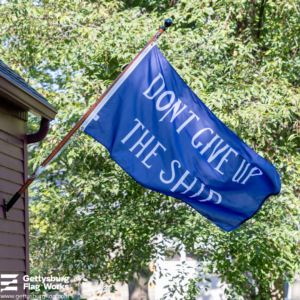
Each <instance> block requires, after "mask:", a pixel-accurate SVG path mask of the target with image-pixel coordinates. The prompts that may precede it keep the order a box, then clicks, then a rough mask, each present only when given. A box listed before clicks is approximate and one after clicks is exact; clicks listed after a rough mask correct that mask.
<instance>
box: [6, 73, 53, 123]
mask: <svg viewBox="0 0 300 300" xmlns="http://www.w3.org/2000/svg"><path fill="white" fill-rule="evenodd" d="M0 94H1V95H3V96H4V97H5V98H6V99H8V100H10V101H11V102H13V103H15V104H16V105H18V106H20V107H22V108H23V109H25V110H27V111H29V112H31V113H32V114H34V115H35V116H37V117H39V118H42V117H44V118H46V119H47V120H50V121H51V120H53V119H54V118H55V116H56V114H57V111H56V110H55V109H54V108H52V107H51V106H48V105H47V104H46V103H44V102H43V101H42V100H40V99H38V98H37V97H35V96H34V95H32V94H30V93H29V92H28V91H26V90H25V89H23V88H22V87H20V86H19V85H17V84H16V83H15V82H13V81H12V80H10V79H9V78H8V77H6V76H4V75H3V74H0Z"/></svg>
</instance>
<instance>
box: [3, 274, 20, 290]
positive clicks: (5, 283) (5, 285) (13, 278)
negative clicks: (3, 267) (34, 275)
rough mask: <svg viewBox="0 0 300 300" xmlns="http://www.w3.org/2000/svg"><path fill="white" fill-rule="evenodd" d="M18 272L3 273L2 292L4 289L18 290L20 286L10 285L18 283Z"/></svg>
mask: <svg viewBox="0 0 300 300" xmlns="http://www.w3.org/2000/svg"><path fill="white" fill-rule="evenodd" d="M17 277H18V274H1V282H0V286H1V292H3V291H17V290H18V288H17V287H16V286H10V285H12V284H17V283H18V281H17V279H16V278H17ZM3 279H11V281H7V280H6V281H3Z"/></svg>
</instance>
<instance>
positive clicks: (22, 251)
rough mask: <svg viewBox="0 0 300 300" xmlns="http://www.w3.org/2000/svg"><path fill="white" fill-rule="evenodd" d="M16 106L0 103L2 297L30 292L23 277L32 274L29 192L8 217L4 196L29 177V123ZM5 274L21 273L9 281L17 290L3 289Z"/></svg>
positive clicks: (16, 189)
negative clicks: (14, 280)
mask: <svg viewBox="0 0 300 300" xmlns="http://www.w3.org/2000/svg"><path fill="white" fill-rule="evenodd" d="M0 102H1V99H0ZM0 104H1V103H0ZM6 104H7V103H6ZM7 107H8V108H9V109H8V108H7ZM17 110H18V108H17V107H15V106H7V105H6V106H5V107H4V106H3V105H2V106H1V105H0V281H1V283H2V285H1V283H0V298H1V296H2V295H11V296H12V297H14V296H15V295H23V294H25V293H26V294H28V293H29V291H24V290H23V281H22V278H23V276H24V275H25V274H26V275H27V274H28V275H29V233H28V192H26V193H25V194H23V195H22V198H20V199H19V200H18V202H17V203H16V204H15V206H14V207H13V208H12V209H11V210H10V212H9V219H5V214H4V199H7V200H10V198H11V197H12V196H13V195H14V194H15V193H16V192H17V191H18V190H19V189H20V187H21V186H22V185H23V183H24V181H25V179H27V142H26V135H27V124H26V118H24V117H22V115H24V114H18V113H17ZM25 115H26V116H27V112H26V114H25ZM4 274H18V277H17V284H13V285H10V286H14V287H17V291H2V292H1V289H3V288H5V285H3V282H4V281H11V279H4V278H3V277H4V276H3V275H4Z"/></svg>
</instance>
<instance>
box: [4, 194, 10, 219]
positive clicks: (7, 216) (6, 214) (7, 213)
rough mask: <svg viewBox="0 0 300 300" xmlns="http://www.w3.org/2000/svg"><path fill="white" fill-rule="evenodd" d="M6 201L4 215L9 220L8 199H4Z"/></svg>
mask: <svg viewBox="0 0 300 300" xmlns="http://www.w3.org/2000/svg"><path fill="white" fill-rule="evenodd" d="M3 200H4V213H5V219H9V212H8V210H7V204H8V201H7V200H6V199H3Z"/></svg>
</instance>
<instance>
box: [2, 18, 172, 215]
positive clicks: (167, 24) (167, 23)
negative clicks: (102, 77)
mask: <svg viewBox="0 0 300 300" xmlns="http://www.w3.org/2000/svg"><path fill="white" fill-rule="evenodd" d="M172 23H173V22H172V20H170V19H167V20H165V25H164V26H162V27H161V28H160V29H159V30H158V32H157V33H156V34H155V35H154V36H153V37H152V39H151V40H150V41H149V42H148V43H147V45H146V46H145V47H144V48H143V49H142V51H141V52H140V53H139V54H138V55H137V56H136V57H135V58H134V59H133V60H132V61H131V63H130V64H129V65H128V66H127V67H126V68H125V69H124V70H123V72H122V73H121V74H120V75H119V76H118V77H117V79H115V81H114V82H113V83H112V84H111V85H110V86H109V88H108V89H107V90H106V91H105V92H104V93H103V94H102V95H101V96H100V98H99V99H98V100H97V101H96V102H95V103H94V104H93V106H92V107H91V108H90V109H89V110H88V111H87V112H86V113H85V115H84V116H83V117H82V118H81V119H80V120H79V121H78V123H77V124H76V125H75V126H74V127H73V128H72V129H71V130H70V132H69V133H68V134H67V135H66V136H65V137H64V138H63V140H62V141H61V142H60V143H59V144H58V145H57V146H56V147H55V149H54V150H53V151H52V152H51V153H50V155H49V156H48V157H47V158H46V159H45V160H44V162H43V163H42V164H41V165H40V166H39V168H38V169H37V170H36V171H35V172H34V173H33V174H32V176H31V177H29V178H28V180H27V181H26V182H25V184H24V185H23V186H22V187H21V189H20V190H19V191H18V192H17V193H16V194H15V195H14V196H13V197H12V198H11V200H10V201H9V202H8V201H6V200H5V213H6V217H7V218H8V212H9V210H10V209H11V208H12V207H13V205H14V204H15V203H16V202H17V201H18V199H19V198H20V197H21V195H22V194H23V193H24V192H25V191H26V190H27V188H28V187H29V186H30V184H31V183H32V182H33V181H34V180H35V178H37V177H38V176H39V175H40V174H41V173H42V172H43V171H44V170H45V169H46V166H47V165H48V164H49V163H50V162H51V160H53V159H54V158H55V157H56V156H58V155H59V154H60V153H61V151H62V150H63V149H64V147H66V146H67V145H68V142H70V139H71V138H72V137H73V136H74V134H75V133H76V131H77V130H78V129H79V128H80V127H81V126H82V124H83V123H84V121H85V120H86V119H87V118H88V117H89V116H90V114H91V113H92V112H93V110H94V109H95V108H96V107H97V106H98V104H99V103H100V102H101V101H102V100H103V98H104V97H105V96H106V95H107V94H108V92H109V91H110V90H111V89H112V88H113V87H114V85H115V84H116V83H117V82H118V81H119V80H120V78H121V77H122V76H123V75H124V73H126V71H127V70H128V69H129V67H130V66H131V65H132V64H133V63H134V61H135V60H136V59H137V58H138V57H139V56H140V55H141V54H142V52H143V51H144V50H145V49H146V48H147V47H148V45H150V44H151V43H152V42H154V41H156V40H157V39H158V38H159V36H160V35H161V34H162V33H163V32H164V31H165V30H166V29H167V28H168V27H170V26H171V25H172Z"/></svg>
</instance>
